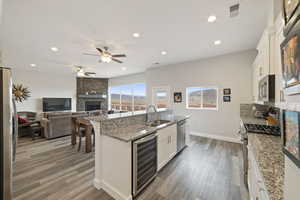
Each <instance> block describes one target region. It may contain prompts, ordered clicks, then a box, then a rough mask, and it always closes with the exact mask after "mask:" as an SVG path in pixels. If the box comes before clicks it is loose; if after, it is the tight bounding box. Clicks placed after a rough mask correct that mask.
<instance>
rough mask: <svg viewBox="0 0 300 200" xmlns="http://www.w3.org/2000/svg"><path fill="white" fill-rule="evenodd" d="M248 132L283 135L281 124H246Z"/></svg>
mask: <svg viewBox="0 0 300 200" xmlns="http://www.w3.org/2000/svg"><path fill="white" fill-rule="evenodd" d="M245 128H246V130H247V132H252V133H259V134H266V135H274V136H281V131H280V127H279V126H268V125H259V124H245Z"/></svg>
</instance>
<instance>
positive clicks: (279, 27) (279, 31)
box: [274, 15, 284, 104]
mask: <svg viewBox="0 0 300 200" xmlns="http://www.w3.org/2000/svg"><path fill="white" fill-rule="evenodd" d="M283 27H284V22H283V19H282V15H279V17H278V18H277V20H276V22H275V29H276V34H275V40H274V49H276V52H275V53H274V67H275V75H276V78H275V88H276V90H275V91H276V92H275V103H276V104H279V103H280V102H282V101H283V100H284V99H283V96H282V93H281V91H282V88H283V82H282V65H281V50H280V49H281V48H280V45H281V43H282V42H283V40H284V35H283Z"/></svg>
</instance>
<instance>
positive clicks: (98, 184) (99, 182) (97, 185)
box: [94, 178, 102, 190]
mask: <svg viewBox="0 0 300 200" xmlns="http://www.w3.org/2000/svg"><path fill="white" fill-rule="evenodd" d="M94 187H95V188H96V189H97V190H101V188H102V184H101V181H99V180H98V179H97V178H94Z"/></svg>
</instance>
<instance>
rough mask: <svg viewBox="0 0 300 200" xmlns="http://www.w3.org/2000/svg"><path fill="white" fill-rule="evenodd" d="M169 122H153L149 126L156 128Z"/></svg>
mask: <svg viewBox="0 0 300 200" xmlns="http://www.w3.org/2000/svg"><path fill="white" fill-rule="evenodd" d="M169 122H171V121H169V120H155V121H153V122H152V123H151V124H150V126H152V127H156V126H159V125H162V124H166V123H169Z"/></svg>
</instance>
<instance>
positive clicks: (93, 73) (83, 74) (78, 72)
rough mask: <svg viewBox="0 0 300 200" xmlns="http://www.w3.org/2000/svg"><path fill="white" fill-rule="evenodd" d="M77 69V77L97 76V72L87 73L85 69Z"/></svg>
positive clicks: (78, 67)
mask: <svg viewBox="0 0 300 200" xmlns="http://www.w3.org/2000/svg"><path fill="white" fill-rule="evenodd" d="M75 67H76V72H77V76H95V75H96V73H95V72H85V71H84V69H83V67H81V66H75Z"/></svg>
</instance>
